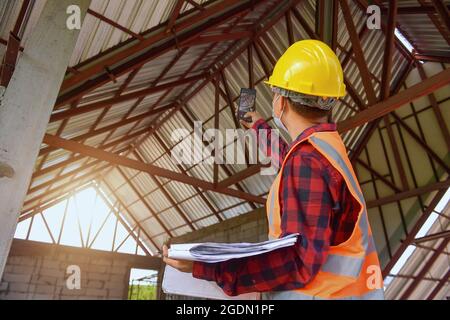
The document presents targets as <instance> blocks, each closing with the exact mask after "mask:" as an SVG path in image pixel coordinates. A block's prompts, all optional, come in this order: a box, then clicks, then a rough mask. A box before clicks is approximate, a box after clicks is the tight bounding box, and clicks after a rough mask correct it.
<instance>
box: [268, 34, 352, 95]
mask: <svg viewBox="0 0 450 320" xmlns="http://www.w3.org/2000/svg"><path fill="white" fill-rule="evenodd" d="M265 83H267V84H269V85H271V86H275V87H279V88H283V89H287V90H290V91H294V92H300V93H303V94H308V95H312V96H319V97H334V98H338V97H343V96H345V84H344V75H343V72H342V67H341V64H340V62H339V59H338V57H337V56H336V54H335V53H334V52H333V50H331V48H330V47H329V46H327V45H326V44H325V43H323V42H322V41H318V40H302V41H298V42H296V43H294V44H293V45H292V46H290V47H289V48H288V49H287V50H286V52H285V53H284V54H283V55H282V56H281V58H280V59H279V60H278V62H277V63H276V65H275V68H274V69H273V73H272V75H271V76H270V78H269V81H265Z"/></svg>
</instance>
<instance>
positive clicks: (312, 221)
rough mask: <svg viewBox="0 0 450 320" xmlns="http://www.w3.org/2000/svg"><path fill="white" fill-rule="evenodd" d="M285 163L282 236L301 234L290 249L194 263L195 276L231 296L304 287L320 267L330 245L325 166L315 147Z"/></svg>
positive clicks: (329, 212) (295, 154)
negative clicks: (227, 259) (216, 261)
mask: <svg viewBox="0 0 450 320" xmlns="http://www.w3.org/2000/svg"><path fill="white" fill-rule="evenodd" d="M305 149H306V151H303V150H300V149H298V150H296V151H294V152H293V153H292V155H291V156H290V157H289V159H287V161H286V164H285V168H284V171H283V175H282V185H281V190H280V192H281V195H282V196H281V197H280V201H281V212H282V218H281V229H282V235H281V236H285V235H287V234H291V233H297V232H298V233H300V235H301V237H299V240H298V242H297V243H296V244H295V245H294V246H292V247H288V248H282V249H278V250H274V251H272V252H269V253H266V254H262V255H258V256H253V257H248V258H243V259H233V260H229V261H225V262H220V263H213V264H207V263H201V262H195V263H194V267H193V276H194V277H195V278H199V279H205V280H209V281H215V282H216V283H217V284H218V285H219V286H220V287H221V288H222V289H223V290H224V292H225V293H226V294H228V295H230V296H234V295H239V294H243V293H248V292H255V291H257V292H265V291H282V290H292V289H297V288H302V287H303V286H305V285H306V284H307V283H308V282H309V281H311V280H312V278H313V277H314V276H315V275H316V274H317V272H318V271H319V269H320V267H321V265H322V264H323V263H324V261H325V259H326V257H327V252H328V247H329V243H330V234H331V229H330V215H331V210H332V208H331V207H332V205H331V203H332V200H331V196H330V193H329V191H328V187H327V185H328V184H327V181H326V180H327V179H326V178H324V168H323V163H322V162H321V161H320V159H319V158H318V156H317V155H316V154H315V153H314V150H313V148H311V149H308V148H305Z"/></svg>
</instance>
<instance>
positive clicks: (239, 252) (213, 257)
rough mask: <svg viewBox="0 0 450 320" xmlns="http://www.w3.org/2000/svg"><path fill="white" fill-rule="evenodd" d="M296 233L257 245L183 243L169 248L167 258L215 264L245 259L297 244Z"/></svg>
mask: <svg viewBox="0 0 450 320" xmlns="http://www.w3.org/2000/svg"><path fill="white" fill-rule="evenodd" d="M298 235H299V234H298V233H295V234H290V235H288V236H286V237H284V238H281V239H275V240H268V241H264V242H259V243H213V242H206V243H184V244H173V245H171V246H170V248H169V258H173V259H182V260H190V261H200V262H207V263H215V262H221V261H226V260H230V259H238V258H245V257H250V256H255V255H258V254H263V253H266V252H270V251H273V250H276V249H279V248H284V247H289V246H292V245H294V244H295V242H297V237H298Z"/></svg>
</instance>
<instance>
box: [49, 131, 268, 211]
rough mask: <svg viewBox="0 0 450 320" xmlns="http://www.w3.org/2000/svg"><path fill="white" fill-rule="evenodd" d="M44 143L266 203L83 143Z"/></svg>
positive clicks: (57, 140)
mask: <svg viewBox="0 0 450 320" xmlns="http://www.w3.org/2000/svg"><path fill="white" fill-rule="evenodd" d="M44 143H46V144H48V145H51V146H54V147H58V148H62V149H66V150H69V151H72V152H76V153H81V154H84V155H86V156H90V157H92V158H96V159H100V160H103V161H106V162H109V163H111V164H115V165H121V166H125V167H129V168H132V169H135V170H138V171H143V172H147V173H149V174H151V175H156V176H160V177H164V178H167V179H171V180H175V181H178V182H181V183H186V184H189V185H194V186H197V187H199V188H201V189H204V190H208V191H213V192H217V193H222V194H225V195H228V196H232V197H237V198H240V199H244V200H247V201H251V202H256V203H261V204H264V203H265V199H264V198H262V197H259V196H255V195H251V194H248V193H245V192H241V191H238V190H235V189H229V188H219V189H216V188H214V184H213V183H210V182H207V181H203V180H200V179H197V178H194V177H190V176H186V175H184V174H181V173H178V172H174V171H170V170H167V169H163V168H160V167H157V166H154V165H151V164H145V163H142V162H139V161H136V160H133V159H129V158H126V157H123V156H118V155H115V154H113V153H110V152H106V151H103V150H99V149H96V148H93V147H90V146H87V145H83V144H81V143H77V142H74V141H70V140H66V139H62V138H59V137H56V136H52V135H49V134H46V135H45V137H44Z"/></svg>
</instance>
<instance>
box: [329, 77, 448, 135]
mask: <svg viewBox="0 0 450 320" xmlns="http://www.w3.org/2000/svg"><path fill="white" fill-rule="evenodd" d="M449 83H450V69H445V70H444V71H441V72H440V73H438V74H436V75H434V76H432V77H430V78H428V79H426V80H425V81H422V82H421V83H418V84H415V85H413V86H412V87H410V88H408V89H406V90H403V91H401V92H399V93H397V94H396V95H395V96H392V97H390V98H389V99H386V100H384V101H382V102H379V103H377V104H375V105H373V106H371V107H370V108H368V109H365V110H363V111H361V112H359V113H358V114H356V115H355V116H353V117H351V118H349V119H346V120H344V121H341V122H339V123H338V129H339V131H340V132H341V133H342V132H346V131H349V130H351V129H354V128H356V127H359V126H361V125H363V124H365V123H367V122H370V121H373V120H375V119H378V118H380V117H383V116H384V115H386V114H388V113H390V112H392V111H394V110H395V109H397V108H399V107H401V106H403V105H405V104H407V103H410V102H411V101H414V100H415V99H418V98H420V97H423V96H425V95H428V94H430V93H432V92H433V91H436V90H438V89H440V88H442V87H443V86H445V85H448V84H449Z"/></svg>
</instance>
